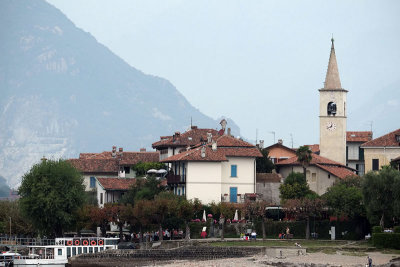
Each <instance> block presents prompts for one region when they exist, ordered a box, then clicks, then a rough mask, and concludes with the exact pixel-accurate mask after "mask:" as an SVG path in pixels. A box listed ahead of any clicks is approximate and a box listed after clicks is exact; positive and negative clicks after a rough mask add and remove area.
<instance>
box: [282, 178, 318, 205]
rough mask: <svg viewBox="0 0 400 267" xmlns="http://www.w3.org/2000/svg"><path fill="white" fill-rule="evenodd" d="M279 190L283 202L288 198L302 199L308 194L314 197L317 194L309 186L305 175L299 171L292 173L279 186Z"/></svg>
mask: <svg viewBox="0 0 400 267" xmlns="http://www.w3.org/2000/svg"><path fill="white" fill-rule="evenodd" d="M279 191H280V194H281V196H280V197H281V200H282V202H285V201H286V200H287V199H300V198H304V197H306V196H308V197H309V198H312V197H313V196H315V195H316V193H315V192H313V191H312V190H311V189H310V187H309V186H308V184H307V181H306V178H305V176H304V175H303V174H301V173H298V172H292V173H290V174H289V175H288V177H286V179H285V181H284V183H283V184H281V186H280V187H279Z"/></svg>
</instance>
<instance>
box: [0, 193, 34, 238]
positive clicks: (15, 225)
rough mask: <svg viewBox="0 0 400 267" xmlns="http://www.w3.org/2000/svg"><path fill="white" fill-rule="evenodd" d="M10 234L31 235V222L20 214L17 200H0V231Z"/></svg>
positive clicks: (32, 230) (32, 231)
mask: <svg viewBox="0 0 400 267" xmlns="http://www.w3.org/2000/svg"><path fill="white" fill-rule="evenodd" d="M10 222H11V235H21V234H22V235H32V234H33V233H34V229H33V227H32V224H30V222H29V221H28V220H27V218H26V217H24V216H23V215H22V214H21V209H20V205H19V201H8V200H3V201H0V233H3V234H10Z"/></svg>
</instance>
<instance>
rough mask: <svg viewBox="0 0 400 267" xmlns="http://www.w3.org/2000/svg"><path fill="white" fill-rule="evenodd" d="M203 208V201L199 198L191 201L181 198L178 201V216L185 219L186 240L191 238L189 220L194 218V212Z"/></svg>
mask: <svg viewBox="0 0 400 267" xmlns="http://www.w3.org/2000/svg"><path fill="white" fill-rule="evenodd" d="M201 208H202V205H201V202H200V200H198V199H197V198H195V199H194V200H189V201H188V200H186V199H184V198H181V199H180V201H179V203H178V216H179V217H180V218H182V219H183V220H184V221H185V228H186V230H185V232H186V236H185V239H186V241H188V240H189V239H190V228H189V221H190V220H191V219H193V216H194V214H196V213H197V212H199V211H200V210H201Z"/></svg>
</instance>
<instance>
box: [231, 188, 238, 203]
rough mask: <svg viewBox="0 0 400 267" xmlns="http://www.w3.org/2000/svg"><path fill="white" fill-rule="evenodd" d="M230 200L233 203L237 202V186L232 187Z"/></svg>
mask: <svg viewBox="0 0 400 267" xmlns="http://www.w3.org/2000/svg"><path fill="white" fill-rule="evenodd" d="M229 193H230V194H229V195H230V196H229V197H230V202H231V203H237V187H231V188H230V192H229Z"/></svg>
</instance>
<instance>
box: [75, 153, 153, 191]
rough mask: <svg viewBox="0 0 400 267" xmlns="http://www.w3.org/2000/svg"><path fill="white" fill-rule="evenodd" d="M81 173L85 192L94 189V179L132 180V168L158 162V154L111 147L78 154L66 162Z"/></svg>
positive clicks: (133, 173)
mask: <svg viewBox="0 0 400 267" xmlns="http://www.w3.org/2000/svg"><path fill="white" fill-rule="evenodd" d="M68 161H69V162H70V163H71V164H72V165H73V166H74V167H75V168H77V169H78V170H79V171H80V172H82V174H83V177H84V184H85V189H86V191H91V190H93V189H95V188H96V177H101V178H116V177H119V178H134V177H136V173H135V172H134V171H133V170H132V166H133V165H134V164H136V163H139V162H158V161H159V153H158V152H146V151H144V150H142V151H141V152H129V151H127V152H126V151H123V148H119V149H118V151H117V147H116V146H113V147H112V150H111V151H104V152H101V153H80V154H79V158H78V159H69V160H68Z"/></svg>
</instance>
